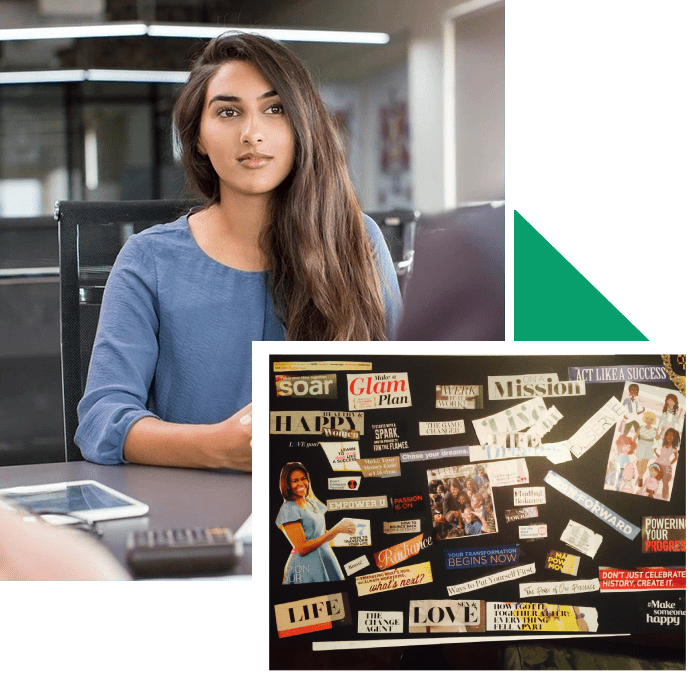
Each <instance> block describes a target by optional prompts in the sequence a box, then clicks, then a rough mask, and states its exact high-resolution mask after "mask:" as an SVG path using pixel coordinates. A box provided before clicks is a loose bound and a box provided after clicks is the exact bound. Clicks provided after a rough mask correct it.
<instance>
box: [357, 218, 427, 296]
mask: <svg viewBox="0 0 699 682" xmlns="http://www.w3.org/2000/svg"><path fill="white" fill-rule="evenodd" d="M369 215H370V217H371V218H372V219H373V220H374V222H376V224H377V225H378V226H379V228H380V229H381V232H382V233H383V236H384V239H385V240H386V244H387V245H388V250H389V251H390V253H391V259H392V260H393V267H394V268H395V269H396V275H398V285H399V286H400V291H401V294H405V287H406V284H407V282H408V279H410V275H411V274H412V271H413V256H414V252H415V232H416V229H417V222H418V219H419V218H420V212H419V211H413V210H411V209H395V210H393V211H382V212H378V211H377V212H376V213H370V214H369Z"/></svg>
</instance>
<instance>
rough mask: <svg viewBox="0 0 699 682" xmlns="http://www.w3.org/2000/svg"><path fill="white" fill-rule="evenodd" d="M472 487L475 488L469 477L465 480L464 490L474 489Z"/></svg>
mask: <svg viewBox="0 0 699 682" xmlns="http://www.w3.org/2000/svg"><path fill="white" fill-rule="evenodd" d="M474 488H475V485H474V483H473V481H472V480H471V479H470V478H469V479H468V480H467V481H466V490H468V491H469V492H470V491H472V490H474Z"/></svg>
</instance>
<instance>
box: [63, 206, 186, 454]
mask: <svg viewBox="0 0 699 682" xmlns="http://www.w3.org/2000/svg"><path fill="white" fill-rule="evenodd" d="M186 212H187V207H186V206H185V205H183V204H182V202H178V201H118V202H92V201H60V202H57V203H56V213H55V217H56V220H58V242H59V267H60V279H61V372H62V377H63V434H64V439H65V453H66V461H68V462H71V461H77V460H81V459H82V455H81V454H80V450H79V448H78V446H77V445H75V443H74V442H73V436H74V435H75V431H76V430H77V428H78V413H77V407H78V402H79V401H80V399H81V398H82V395H83V392H84V390H85V382H86V379H87V370H88V367H89V364H90V355H91V354H92V345H93V343H94V340H95V332H96V331H97V322H98V320H99V312H100V305H101V303H102V294H103V293H104V286H105V283H106V281H107V277H108V275H109V272H110V271H111V269H112V265H113V263H114V260H115V259H116V257H117V254H118V253H119V251H120V250H121V247H122V246H123V245H124V243H125V242H126V240H127V239H128V238H129V237H130V236H131V235H132V234H135V233H137V232H141V231H142V230H145V229H146V228H148V227H152V226H153V225H158V224H160V223H169V222H171V221H173V220H175V219H176V218H177V217H179V216H181V215H182V214H184V213H186Z"/></svg>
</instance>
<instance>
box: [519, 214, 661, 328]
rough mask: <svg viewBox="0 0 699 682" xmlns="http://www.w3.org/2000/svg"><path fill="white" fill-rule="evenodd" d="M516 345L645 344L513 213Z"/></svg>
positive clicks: (593, 288)
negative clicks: (551, 342) (575, 342)
mask: <svg viewBox="0 0 699 682" xmlns="http://www.w3.org/2000/svg"><path fill="white" fill-rule="evenodd" d="M514 259H515V267H514V277H515V281H514V284H515V286H514V292H515V293H514V326H515V328H514V339H515V341H647V340H648V339H646V337H645V336H644V335H643V334H642V333H641V332H640V331H639V330H638V329H637V328H636V327H635V326H634V325H633V324H631V322H629V321H628V320H627V319H626V317H625V316H624V315H622V314H621V313H620V312H619V311H618V310H617V309H616V307H615V306H613V305H612V304H611V303H610V302H609V301H608V300H607V299H606V298H605V297H604V296H603V295H602V294H601V293H600V292H599V291H598V290H597V289H596V288H595V287H594V286H593V285H592V284H590V282H588V281H587V279H585V277H583V275H581V274H580V273H579V272H578V271H577V270H576V269H575V268H574V267H573V266H572V265H571V264H570V263H569V262H568V261H567V260H566V259H565V258H564V257H563V256H562V255H561V254H560V253H559V252H558V251H557V250H556V249H555V248H554V247H553V246H551V244H549V243H548V241H546V239H544V238H543V237H542V236H541V235H540V234H539V233H538V232H537V231H536V230H535V229H534V228H533V227H532V226H531V225H530V224H529V223H528V222H527V221H526V220H525V219H524V218H523V217H522V216H521V214H520V213H518V212H517V211H515V230H514Z"/></svg>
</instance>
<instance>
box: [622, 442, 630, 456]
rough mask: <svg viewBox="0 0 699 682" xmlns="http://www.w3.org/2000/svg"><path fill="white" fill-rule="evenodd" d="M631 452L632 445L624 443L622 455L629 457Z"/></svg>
mask: <svg viewBox="0 0 699 682" xmlns="http://www.w3.org/2000/svg"><path fill="white" fill-rule="evenodd" d="M630 450H631V443H624V444H623V445H622V446H621V454H622V455H628V454H629V451H630Z"/></svg>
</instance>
